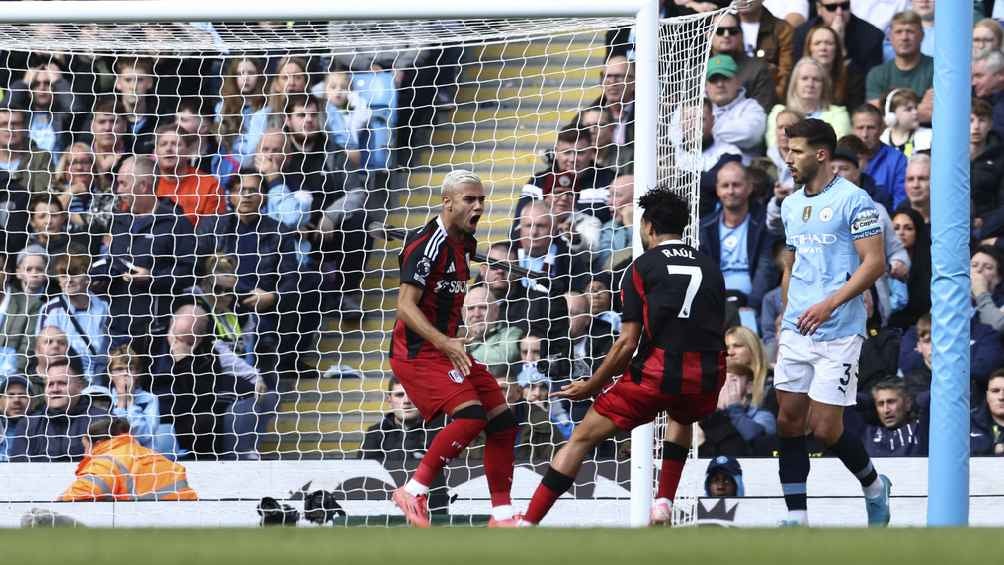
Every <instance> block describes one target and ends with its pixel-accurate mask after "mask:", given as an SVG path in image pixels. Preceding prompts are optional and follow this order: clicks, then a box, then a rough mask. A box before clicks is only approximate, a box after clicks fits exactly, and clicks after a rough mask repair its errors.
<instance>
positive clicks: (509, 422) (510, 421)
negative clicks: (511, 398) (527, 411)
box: [485, 408, 517, 434]
mask: <svg viewBox="0 0 1004 565" xmlns="http://www.w3.org/2000/svg"><path fill="white" fill-rule="evenodd" d="M516 428H517V424H516V416H514V415H513V413H512V410H509V409H508V408H506V409H505V410H503V411H502V412H500V413H499V414H497V415H496V416H495V417H494V418H492V419H491V420H488V424H487V425H485V433H486V434H497V433H504V432H510V431H516Z"/></svg>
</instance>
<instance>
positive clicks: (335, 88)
mask: <svg viewBox="0 0 1004 565" xmlns="http://www.w3.org/2000/svg"><path fill="white" fill-rule="evenodd" d="M721 13H722V12H721V11H719V12H714V13H709V14H706V15H701V16H694V17H688V18H683V19H674V20H665V21H663V22H661V23H660V34H659V77H658V79H659V80H658V91H659V92H658V113H657V115H635V108H634V81H635V76H634V67H633V63H632V61H633V58H634V49H635V47H634V32H633V30H632V26H633V24H634V20H633V19H629V18H626V19H610V18H604V19H598V18H561V19H538V20H525V19H518V20H516V19H513V20H504V19H483V20H439V21H405V20H401V21H340V22H265V21H261V22H257V21H256V22H242V23H212V24H210V23H198V24H189V23H153V22H151V23H144V24H128V23H121V24H116V23H102V24H89V25H84V24H80V25H69V24H32V25H27V24H23V25H21V24H4V25H0V50H2V54H3V60H2V68H0V86H2V89H3V90H2V92H3V99H2V103H0V224H2V225H3V226H4V228H3V246H4V247H3V253H4V269H3V275H2V282H3V289H4V290H3V302H2V304H3V306H2V308H0V320H2V324H3V335H2V336H0V337H2V340H3V343H2V345H3V347H2V348H0V353H2V357H0V369H2V375H3V379H4V380H3V389H2V391H0V392H3V396H2V397H0V408H3V415H2V417H0V424H2V429H3V431H4V433H3V434H0V442H3V443H0V458H2V459H3V460H7V461H10V462H11V463H9V464H0V485H2V486H0V501H3V502H5V503H6V508H5V509H4V510H2V511H0V516H2V523H3V524H7V523H8V522H10V521H12V520H14V519H15V517H16V516H18V515H20V514H21V513H23V511H24V510H26V509H27V508H29V507H31V506H32V505H35V504H37V503H38V502H40V501H41V502H45V501H52V500H55V499H56V498H58V497H59V496H61V493H63V492H64V490H66V488H67V486H68V485H69V484H70V483H71V482H72V480H73V471H74V468H75V465H74V464H72V463H73V462H75V461H78V460H79V459H80V458H81V457H82V456H83V455H84V452H85V444H87V443H90V442H89V440H88V439H87V438H88V437H90V436H88V425H89V424H90V423H93V422H95V421H98V420H99V419H100V418H102V417H103V416H106V415H110V416H113V417H114V418H117V419H121V420H124V421H126V422H128V424H129V428H130V435H131V436H132V437H133V438H134V439H135V441H136V442H137V443H139V444H140V445H142V446H143V448H145V449H150V450H152V451H153V452H159V453H161V454H164V455H165V456H167V457H168V458H170V459H176V460H178V462H180V463H181V464H183V465H184V466H185V467H186V468H187V473H188V477H187V481H188V484H189V485H190V486H191V488H192V489H194V490H195V491H196V492H197V493H198V495H199V497H200V502H199V503H198V504H187V503H185V504H183V503H172V504H173V505H171V506H170V507H165V508H164V509H162V510H155V511H151V507H146V508H145V509H139V510H137V509H136V508H135V507H130V506H129V505H128V504H115V505H107V506H102V505H98V506H96V507H94V508H93V509H90V508H88V509H86V510H85V509H81V508H80V507H77V506H73V508H77V510H76V511H77V512H79V513H80V516H78V519H80V520H82V521H84V522H85V523H86V522H88V521H90V523H92V524H94V525H102V524H108V523H116V524H134V525H147V524H156V523H183V524H214V525H222V524H242V523H252V524H253V523H256V522H257V520H258V516H257V514H256V513H255V507H256V505H257V502H258V500H259V499H260V498H261V497H263V496H270V497H274V498H276V499H278V500H279V501H280V503H281V502H284V501H285V502H289V501H290V500H296V501H298V500H303V499H304V498H307V497H308V496H307V495H309V494H310V492H312V491H315V490H326V491H331V492H332V493H333V495H334V499H335V500H337V501H338V502H339V504H341V506H342V507H343V508H344V509H345V510H346V512H347V514H348V516H347V518H344V520H349V521H350V522H351V521H355V522H353V523H367V524H381V525H382V524H391V523H400V517H399V514H398V513H397V511H396V510H395V509H394V508H393V505H392V504H391V503H390V502H389V492H390V490H392V489H393V488H394V487H395V486H396V485H399V484H401V483H402V482H403V481H404V479H405V477H406V476H407V475H408V474H409V473H410V472H411V471H412V470H413V469H414V468H415V466H416V465H417V463H418V461H420V460H421V457H422V456H423V454H424V453H425V450H426V448H427V446H428V444H429V442H430V441H431V439H432V437H434V435H435V433H436V431H437V430H438V429H439V427H441V426H442V424H443V422H442V420H441V419H440V420H434V421H432V422H427V423H425V424H423V423H422V422H421V420H420V419H419V417H418V415H417V412H416V411H415V409H414V407H413V406H412V405H411V404H410V402H409V401H408V399H407V397H406V394H405V393H404V392H403V389H401V387H400V385H398V384H396V382H395V381H394V380H393V375H392V372H391V370H390V366H389V364H388V356H387V353H388V349H389V347H390V332H391V328H392V326H393V324H394V320H395V315H396V304H397V293H398V285H399V281H398V255H399V253H400V252H401V249H402V241H403V238H404V237H405V236H406V234H407V233H408V231H409V230H414V229H417V228H420V227H422V226H423V225H425V224H426V223H428V222H430V221H432V220H433V219H434V217H435V216H436V214H438V212H439V206H440V204H441V199H440V188H441V185H442V182H443V178H444V176H445V175H446V173H448V172H450V171H452V170H455V169H468V170H471V171H473V172H474V173H476V174H478V175H479V176H480V177H481V178H482V179H483V180H484V183H485V187H486V191H487V201H486V204H485V212H484V216H483V217H482V218H481V220H480V223H479V227H478V234H477V237H478V239H479V248H478V251H477V255H476V256H474V257H472V258H471V260H472V268H471V270H472V276H473V279H472V281H471V283H472V285H474V286H472V287H471V288H470V290H468V294H467V301H466V303H465V305H464V309H463V317H464V320H463V322H464V329H463V330H462V331H464V332H466V334H465V335H467V336H468V339H469V340H470V345H469V348H470V352H471V354H472V355H473V356H474V358H475V359H477V360H478V361H480V362H482V363H484V364H485V365H486V366H487V367H488V368H489V370H490V371H491V372H492V374H493V375H495V376H496V378H497V379H498V381H499V383H500V384H501V385H502V386H503V389H504V390H505V392H506V395H507V399H508V401H509V402H510V404H511V405H512V407H513V410H514V412H515V413H516V414H517V416H518V420H519V422H520V432H519V436H518V440H517V445H515V446H514V449H515V450H516V453H517V465H518V469H517V471H516V475H515V479H514V488H513V495H514V499H515V501H516V502H515V504H516V506H517V507H522V506H524V505H525V504H526V502H525V501H526V500H527V499H528V498H529V496H530V494H531V493H532V491H533V489H534V488H535V487H536V485H537V483H538V482H539V478H540V473H542V471H543V469H544V465H545V464H546V463H547V461H549V459H550V458H551V456H552V455H553V453H554V452H555V450H556V449H557V448H558V447H560V446H561V445H562V443H563V442H564V441H565V440H566V439H567V438H568V436H569V434H570V433H571V430H572V429H573V428H574V426H575V425H576V423H577V422H578V421H580V420H581V417H582V416H583V414H584V413H585V411H586V409H587V408H588V403H567V402H558V401H553V400H548V397H547V393H548V391H549V390H554V389H556V388H559V387H560V386H562V385H563V384H565V383H567V382H569V381H570V380H572V379H577V378H582V377H585V376H588V375H589V374H590V373H591V372H592V370H593V369H595V368H596V367H597V366H598V364H599V363H600V362H601V361H602V359H603V356H604V355H605V353H606V351H607V349H609V346H610V344H611V343H612V341H613V339H614V338H615V337H616V335H617V332H618V329H619V324H620V316H619V314H618V310H619V308H620V305H619V297H618V290H619V285H620V273H621V272H622V271H623V269H624V267H625V266H626V265H627V264H628V263H629V262H630V258H631V256H632V226H633V224H634V222H635V220H636V217H635V214H633V209H632V208H633V204H632V202H633V199H634V198H635V197H637V196H639V195H640V193H641V192H643V191H644V190H646V189H648V188H649V187H648V186H640V185H639V186H635V185H634V180H633V176H632V175H633V170H634V169H633V168H634V157H633V155H634V152H635V143H636V142H635V139H634V131H635V124H636V123H637V122H638V121H646V122H648V123H656V124H657V134H658V143H657V157H658V158H657V178H658V182H659V184H662V185H666V186H670V187H672V188H673V189H674V190H677V191H679V192H681V193H682V194H685V195H686V196H688V197H689V198H690V199H691V202H692V204H693V213H692V220H693V224H694V226H695V227H696V223H697V222H696V220H697V197H698V186H699V180H700V173H701V172H702V170H703V168H702V164H701V139H702V130H701V118H702V115H703V113H702V112H703V110H702V108H703V106H702V99H701V97H702V93H703V83H704V70H705V65H706V60H707V53H708V45H709V41H710V36H711V35H712V33H713V30H714V26H715V24H716V21H717V18H718V17H719V16H720V15H721ZM638 143H642V141H641V140H639V141H638ZM644 143H649V141H644ZM695 235H696V234H695V233H691V234H690V236H691V238H692V239H693V237H694V236H695ZM95 437H97V436H95ZM658 437H659V436H658V432H657V438H658ZM116 438H118V436H115V438H112V440H107V439H104V438H99V439H101V441H103V442H104V443H103V445H104V446H105V447H104V449H108V445H110V444H111V442H114V441H116ZM95 443H97V442H95ZM658 446H659V442H656V445H654V446H651V445H643V446H638V445H635V446H632V445H630V441H629V438H628V437H627V436H624V437H617V438H615V439H614V440H612V441H609V442H606V443H604V444H603V445H601V446H600V447H599V448H598V449H597V451H596V452H595V453H594V454H592V455H591V456H590V457H589V460H588V461H587V463H586V465H584V467H583V470H582V472H581V473H580V474H579V476H578V477H577V481H576V485H575V487H574V488H573V489H572V491H571V493H570V494H569V495H567V496H566V498H565V499H562V501H560V502H559V503H558V505H557V506H556V510H555V513H554V518H553V519H552V521H551V523H555V524H560V523H564V524H624V523H625V516H626V512H627V501H628V499H629V490H630V477H629V473H628V468H629V466H628V462H629V458H630V456H631V452H632V451H634V452H636V453H637V452H638V451H639V450H650V449H653V448H655V449H658ZM93 449H95V450H97V449H98V447H97V446H96V445H95V446H94V447H93ZM481 452H482V450H481V449H480V448H479V447H478V442H477V441H476V442H475V443H474V444H473V445H472V448H471V449H469V450H467V451H466V452H464V454H463V455H461V457H460V458H458V459H457V460H455V461H453V462H452V463H451V464H450V465H449V466H448V468H447V470H446V472H445V473H444V477H443V480H442V482H441V484H439V485H437V488H436V489H434V491H433V497H432V506H433V512H434V513H435V514H437V515H440V516H441V518H439V519H440V520H442V521H450V520H451V519H452V520H453V521H454V522H465V523H466V522H471V521H475V522H476V521H477V520H478V516H479V515H483V514H485V513H486V511H487V508H488V501H487V489H486V488H485V479H484V478H483V466H482V463H481ZM655 459H656V466H657V465H658V461H659V455H658V453H656V458H655ZM18 462H28V463H30V464H31V465H30V466H26V465H19V464H17V463H18ZM42 463H45V464H44V465H43V464H42ZM60 463H62V464H60ZM154 474H156V473H154ZM28 476H30V477H31V480H30V481H24V480H23V477H28ZM19 477H20V478H19ZM152 480H153V479H149V480H147V481H146V482H147V483H149V482H150V481H152ZM141 483H143V480H140V479H137V483H136V484H130V485H129V488H130V489H132V491H130V492H127V493H125V494H124V495H123V496H122V497H121V498H120V499H122V500H130V499H131V498H137V497H139V498H141V497H142V496H140V495H141V493H140V492H139V491H138V490H137V489H142V488H143V487H142V484H141ZM699 488H700V487H699V486H693V487H686V486H685V487H684V488H683V489H681V493H682V494H683V495H687V496H696V494H697V489H699ZM130 495H132V496H131V497H130ZM161 498H164V497H161ZM166 498H170V497H166ZM290 503H291V502H290ZM291 504H293V503H291ZM297 504H298V503H297ZM60 508H63V507H54V509H56V510H59V509H60ZM451 517H452V518H451ZM109 521H111V522H109Z"/></svg>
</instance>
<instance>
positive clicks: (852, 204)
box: [846, 190, 882, 240]
mask: <svg viewBox="0 0 1004 565" xmlns="http://www.w3.org/2000/svg"><path fill="white" fill-rule="evenodd" d="M875 206H876V204H875V201H874V200H872V199H871V197H869V196H868V193H866V192H865V191H863V190H857V191H855V192H854V195H853V196H852V197H851V198H849V199H848V203H847V209H846V213H847V222H848V225H849V226H850V235H851V239H853V240H858V239H865V238H868V237H872V236H875V235H881V234H882V217H881V216H880V215H879V212H878V210H877V209H876V208H875Z"/></svg>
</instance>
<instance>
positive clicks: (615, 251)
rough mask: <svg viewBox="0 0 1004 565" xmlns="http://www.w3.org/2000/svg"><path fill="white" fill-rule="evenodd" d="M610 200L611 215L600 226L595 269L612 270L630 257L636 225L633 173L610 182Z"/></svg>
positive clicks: (594, 261) (594, 257) (594, 263)
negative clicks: (632, 233) (633, 230)
mask: <svg viewBox="0 0 1004 565" xmlns="http://www.w3.org/2000/svg"><path fill="white" fill-rule="evenodd" d="M607 201H608V203H609V206H610V210H611V212H612V216H613V217H612V218H611V219H610V221H608V222H607V223H605V224H603V227H601V228H600V241H599V244H598V245H597V247H596V253H594V254H593V272H600V271H609V270H613V269H616V268H617V266H618V265H620V264H622V263H623V262H624V261H626V260H628V259H630V258H631V245H632V242H631V232H632V229H633V227H634V175H621V176H619V177H617V178H615V179H614V181H613V182H612V183H610V192H609V196H608V200H607Z"/></svg>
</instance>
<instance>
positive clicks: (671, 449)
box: [655, 441, 690, 500]
mask: <svg viewBox="0 0 1004 565" xmlns="http://www.w3.org/2000/svg"><path fill="white" fill-rule="evenodd" d="M689 451H690V450H689V449H688V448H686V447H683V446H682V445H679V444H676V443H673V442H670V441H666V442H663V444H662V472H661V473H659V492H658V493H657V494H656V495H655V497H656V498H668V499H670V500H673V499H674V498H676V489H677V488H678V487H679V486H680V476H681V475H683V466H684V465H685V464H686V463H687V454H688V453H689Z"/></svg>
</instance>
